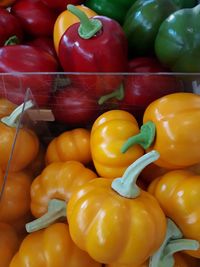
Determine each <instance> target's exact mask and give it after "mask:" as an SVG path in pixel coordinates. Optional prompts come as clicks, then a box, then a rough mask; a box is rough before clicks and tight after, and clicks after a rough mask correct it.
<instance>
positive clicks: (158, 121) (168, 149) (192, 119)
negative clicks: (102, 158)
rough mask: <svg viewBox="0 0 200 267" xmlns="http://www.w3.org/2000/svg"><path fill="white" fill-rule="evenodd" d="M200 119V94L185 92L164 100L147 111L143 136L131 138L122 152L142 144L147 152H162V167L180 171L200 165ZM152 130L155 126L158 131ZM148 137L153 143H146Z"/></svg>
mask: <svg viewBox="0 0 200 267" xmlns="http://www.w3.org/2000/svg"><path fill="white" fill-rule="evenodd" d="M172 107H173V108H172ZM199 120H200V96H199V95H197V94H194V93H186V92H182V93H174V94H169V95H166V96H164V97H161V98H159V99H157V100H155V101H154V102H152V103H151V104H150V105H149V106H148V107H147V108H146V110H145V112H144V116H143V123H144V124H143V126H142V127H141V132H140V134H139V135H138V136H133V137H132V138H130V139H129V140H128V141H127V142H126V143H125V144H124V145H123V147H122V151H123V152H125V151H126V150H128V148H129V147H131V145H135V144H138V143H140V142H141V143H140V144H141V145H142V146H143V148H145V149H146V151H149V150H152V149H154V150H157V151H158V152H159V153H160V158H159V159H158V160H157V161H156V162H155V164H156V165H158V166H160V167H164V168H167V169H178V168H186V167H189V166H191V165H194V164H197V163H199V162H200V152H199V145H200V125H199ZM149 122H151V124H149ZM151 127H153V128H154V127H155V132H153V131H152V129H151ZM148 131H149V134H148ZM154 134H155V135H154ZM153 135H154V137H153ZM149 138H150V139H151V140H152V142H150V143H148V144H147V142H149V140H150V139H149Z"/></svg>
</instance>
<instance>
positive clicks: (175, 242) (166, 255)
mask: <svg viewBox="0 0 200 267" xmlns="http://www.w3.org/2000/svg"><path fill="white" fill-rule="evenodd" d="M182 237H183V234H182V233H181V231H180V230H179V228H178V227H177V226H176V225H175V223H174V222H173V221H171V220H170V219H168V223H167V233H166V237H165V240H164V242H163V244H162V245H161V247H160V248H159V249H158V251H157V252H156V253H155V254H154V255H153V256H151V258H150V261H149V267H165V266H167V267H173V266H174V257H173V255H174V253H176V252H180V251H183V250H197V249H198V248H199V242H198V241H196V240H192V239H182Z"/></svg>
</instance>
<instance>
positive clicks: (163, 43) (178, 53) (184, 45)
mask: <svg viewBox="0 0 200 267" xmlns="http://www.w3.org/2000/svg"><path fill="white" fill-rule="evenodd" d="M186 21H187V23H186V24H184V23H185V22H186ZM199 21H200V4H199V5H197V6H195V7H193V8H190V9H188V8H186V9H181V10H178V11H176V12H174V13H173V14H171V16H169V17H168V18H167V19H166V20H164V21H163V23H162V24H161V26H160V28H159V31H158V34H157V37H156V40H155V52H156V56H157V57H158V59H159V60H160V61H161V62H162V63H163V64H165V65H166V66H168V67H169V68H170V69H171V70H172V71H175V72H200V62H199V60H197V58H198V57H199V56H200V52H199V51H200V42H199V31H200V23H199ZM183 25H185V26H183ZM191 40H192V41H191Z"/></svg>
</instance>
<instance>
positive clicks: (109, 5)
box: [84, 0, 136, 24]
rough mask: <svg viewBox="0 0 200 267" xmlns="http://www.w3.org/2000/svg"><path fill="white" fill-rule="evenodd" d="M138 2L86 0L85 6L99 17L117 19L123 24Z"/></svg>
mask: <svg viewBox="0 0 200 267" xmlns="http://www.w3.org/2000/svg"><path fill="white" fill-rule="evenodd" d="M135 1H136V0H120V1H115V0H86V1H85V3H84V5H86V6H87V7H89V8H91V9H92V10H94V11H96V12H97V13H98V14H99V15H103V16H106V17H109V18H111V19H115V20H116V21H118V22H119V23H120V24H123V22H124V18H125V16H126V13H127V12H128V10H129V8H130V7H131V6H132V5H133V4H134V3H135Z"/></svg>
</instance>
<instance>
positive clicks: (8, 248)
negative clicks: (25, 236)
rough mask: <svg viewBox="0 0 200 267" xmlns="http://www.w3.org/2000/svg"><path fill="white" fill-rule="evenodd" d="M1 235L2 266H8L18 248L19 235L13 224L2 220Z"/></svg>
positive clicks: (0, 225) (0, 253) (0, 223)
mask: <svg viewBox="0 0 200 267" xmlns="http://www.w3.org/2000/svg"><path fill="white" fill-rule="evenodd" d="M0 237H1V238H0V259H1V266H2V267H8V266H9V264H10V261H11V259H12V257H13V256H14V254H15V253H16V251H17V249H18V245H19V240H18V236H17V233H16V232H15V230H14V229H13V227H12V226H10V225H9V224H6V223H2V222H0Z"/></svg>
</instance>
